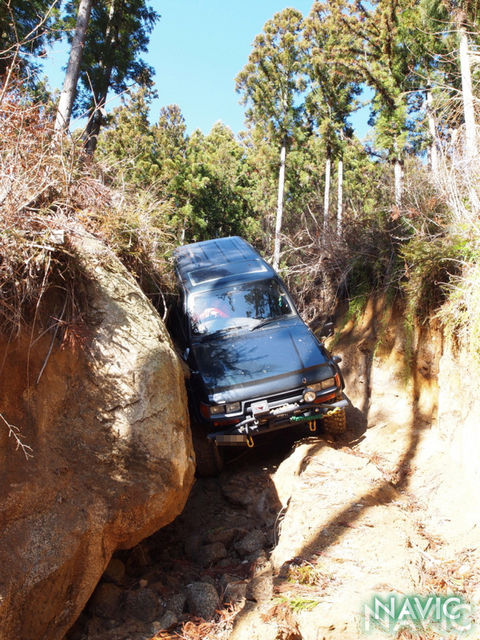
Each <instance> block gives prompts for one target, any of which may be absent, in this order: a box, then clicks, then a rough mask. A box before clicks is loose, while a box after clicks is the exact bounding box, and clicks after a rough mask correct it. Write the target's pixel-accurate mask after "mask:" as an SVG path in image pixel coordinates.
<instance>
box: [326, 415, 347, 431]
mask: <svg viewBox="0 0 480 640" xmlns="http://www.w3.org/2000/svg"><path fill="white" fill-rule="evenodd" d="M323 428H324V430H325V431H326V432H327V433H332V434H334V433H345V431H346V429H347V416H346V414H345V409H340V411H337V413H333V414H332V415H331V416H326V417H325V418H324V419H323Z"/></svg>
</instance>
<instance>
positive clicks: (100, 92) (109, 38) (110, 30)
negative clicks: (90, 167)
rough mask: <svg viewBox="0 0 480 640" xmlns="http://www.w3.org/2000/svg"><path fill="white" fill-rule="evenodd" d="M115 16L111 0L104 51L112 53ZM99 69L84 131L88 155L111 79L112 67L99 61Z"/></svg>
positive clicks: (92, 150)
mask: <svg viewBox="0 0 480 640" xmlns="http://www.w3.org/2000/svg"><path fill="white" fill-rule="evenodd" d="M114 16H115V0H111V3H110V9H109V13H108V24H107V28H106V30H105V50H106V51H112V50H113V48H114V47H115V46H116V44H117V40H118V29H115V28H114V24H113V18H114ZM99 65H100V68H101V69H102V68H103V74H102V76H101V85H100V86H97V87H93V93H94V96H95V104H94V105H93V107H92V112H91V114H90V118H89V120H88V123H87V128H86V130H85V151H86V152H87V153H88V154H89V155H93V154H94V153H95V149H96V148H97V142H98V134H99V133H100V129H101V126H102V121H103V112H104V110H105V104H106V102H107V94H108V89H109V87H110V80H111V78H112V71H113V66H112V64H109V65H108V66H105V64H104V60H100V61H99Z"/></svg>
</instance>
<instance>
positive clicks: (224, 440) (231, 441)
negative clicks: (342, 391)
mask: <svg viewBox="0 0 480 640" xmlns="http://www.w3.org/2000/svg"><path fill="white" fill-rule="evenodd" d="M347 406H348V402H347V401H346V400H345V399H342V400H337V401H336V402H329V403H325V404H321V405H319V404H315V403H312V404H302V405H296V406H294V407H292V409H288V405H286V407H285V412H282V407H280V408H278V407H277V408H273V409H271V410H269V411H268V412H267V413H264V414H261V415H259V416H254V415H251V416H248V417H247V418H245V419H244V420H242V421H241V422H239V423H238V424H234V425H231V426H229V427H228V428H227V429H224V430H223V431H213V432H212V433H209V434H208V436H207V437H208V438H209V439H210V440H212V441H214V442H216V444H218V445H222V446H236V445H237V446H243V445H248V444H249V443H251V442H252V436H256V435H260V434H264V433H271V432H272V431H277V430H279V429H287V428H289V427H293V426H295V425H296V424H299V423H301V422H306V423H314V424H316V422H317V421H318V420H322V418H323V417H324V416H325V415H326V414H328V413H330V412H332V411H335V410H337V411H338V410H342V409H345V407H347Z"/></svg>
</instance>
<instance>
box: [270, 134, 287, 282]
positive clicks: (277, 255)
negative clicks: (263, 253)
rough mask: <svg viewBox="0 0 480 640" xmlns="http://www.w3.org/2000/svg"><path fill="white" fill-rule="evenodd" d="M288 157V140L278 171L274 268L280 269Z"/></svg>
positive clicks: (281, 152) (283, 144) (283, 149)
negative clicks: (286, 161)
mask: <svg viewBox="0 0 480 640" xmlns="http://www.w3.org/2000/svg"><path fill="white" fill-rule="evenodd" d="M286 156H287V143H286V140H283V142H282V148H281V150H280V168H279V171H278V197H277V217H276V219H275V246H274V250H273V268H274V269H275V270H276V269H278V265H279V264H280V233H281V231H282V217H283V192H284V189H285V158H286Z"/></svg>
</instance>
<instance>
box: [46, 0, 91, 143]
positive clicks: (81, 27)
mask: <svg viewBox="0 0 480 640" xmlns="http://www.w3.org/2000/svg"><path fill="white" fill-rule="evenodd" d="M91 8H92V0H80V4H79V7H78V14H77V23H76V26H75V33H74V34H73V40H72V48H71V49H70V56H69V59H68V66H67V71H66V73H65V79H64V81H63V88H62V93H61V94H60V100H59V102H58V108H57V117H56V119H55V131H64V130H66V129H68V127H69V125H70V118H71V115H72V108H73V102H74V100H75V94H76V91H77V83H78V76H79V74H80V64H81V62H82V56H83V47H84V45H85V38H86V36H87V28H88V23H89V21H90V11H91Z"/></svg>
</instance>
